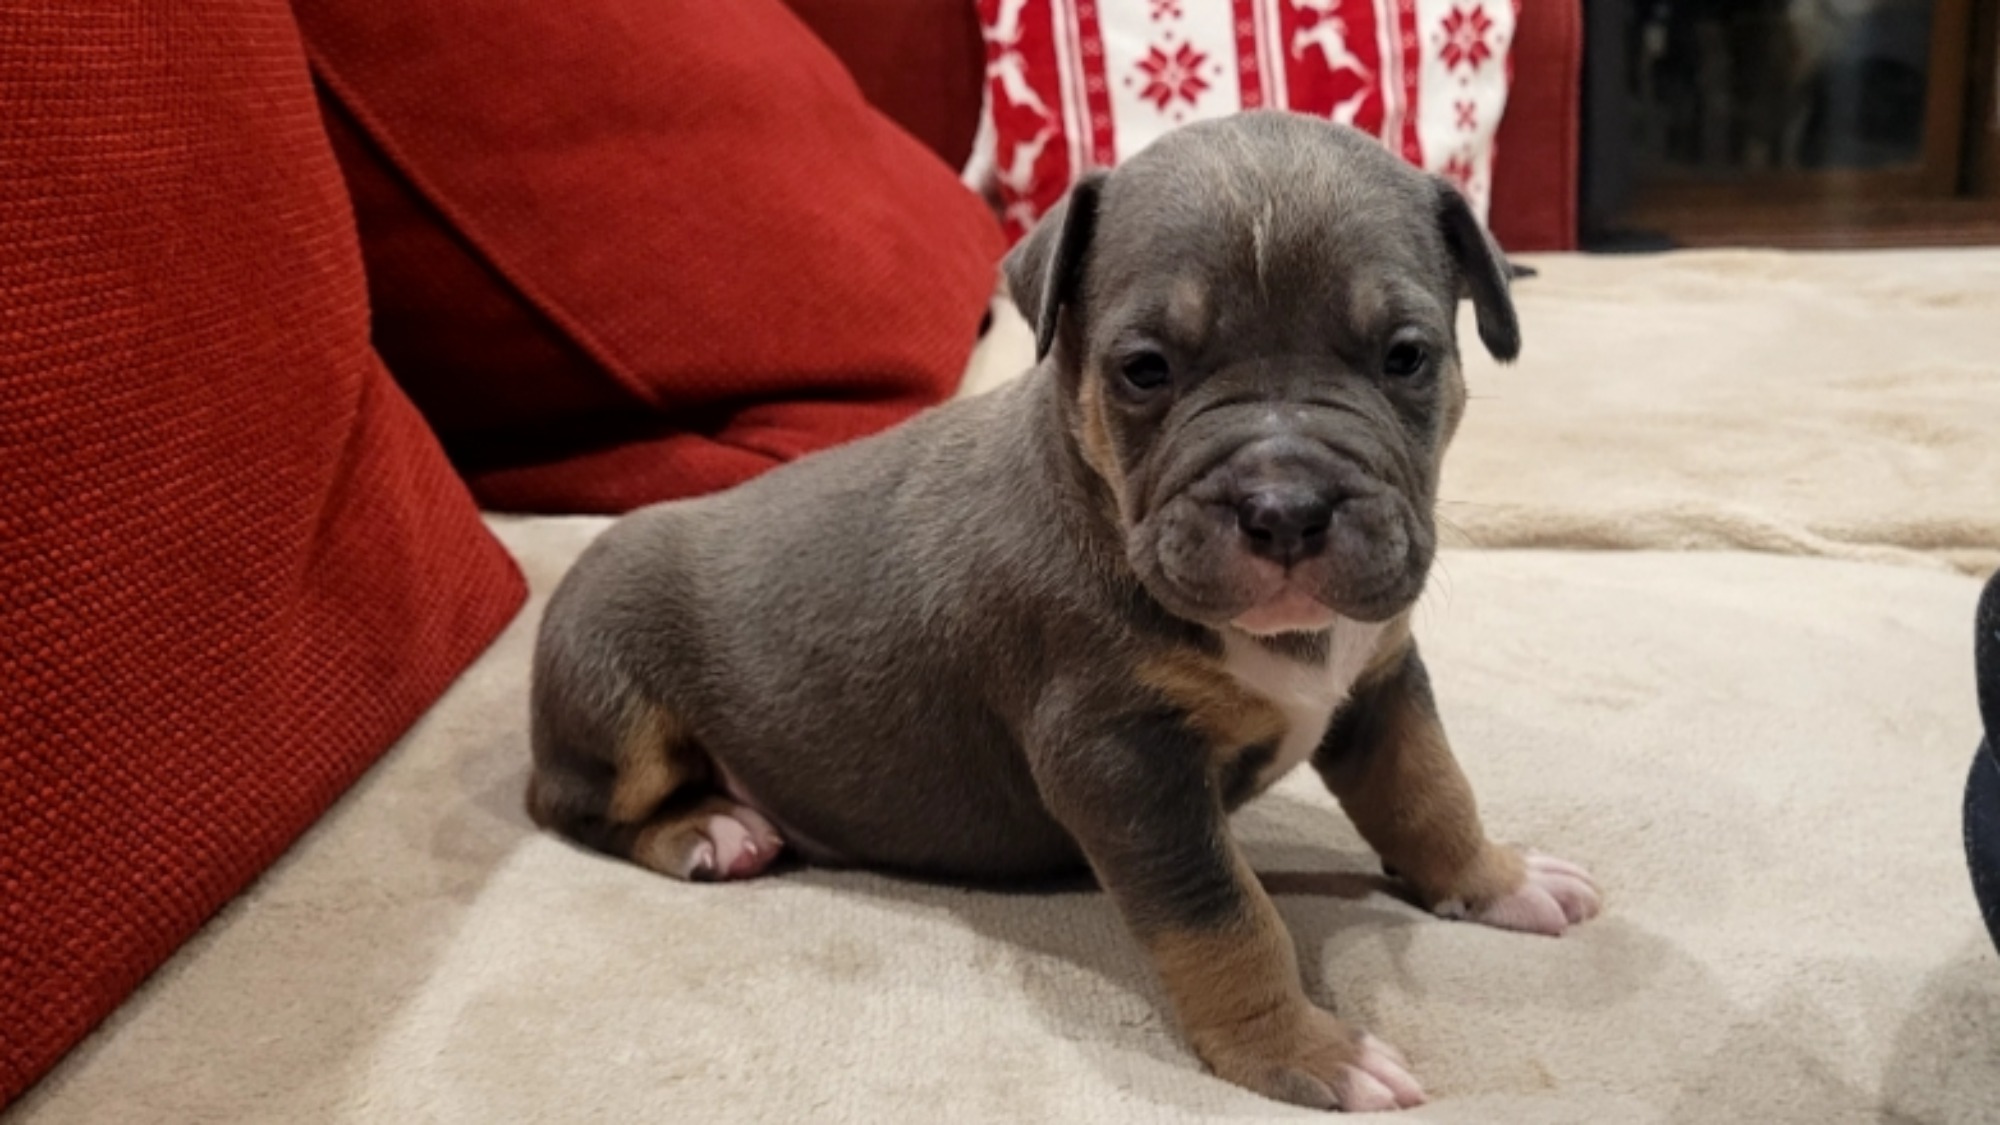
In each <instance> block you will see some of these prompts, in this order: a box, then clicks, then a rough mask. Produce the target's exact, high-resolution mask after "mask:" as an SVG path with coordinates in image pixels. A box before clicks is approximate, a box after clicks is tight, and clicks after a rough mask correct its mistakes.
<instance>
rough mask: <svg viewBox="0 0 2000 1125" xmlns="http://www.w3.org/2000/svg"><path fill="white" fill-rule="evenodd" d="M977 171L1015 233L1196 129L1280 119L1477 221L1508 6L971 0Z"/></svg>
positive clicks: (1415, 1)
mask: <svg viewBox="0 0 2000 1125" xmlns="http://www.w3.org/2000/svg"><path fill="white" fill-rule="evenodd" d="M978 9H979V16H980V22H981V31H982V34H983V35H984V38H985V42H986V58H987V63H986V74H987V79H988V81H987V91H986V94H987V96H986V105H987V111H988V117H989V120H990V123H991V127H990V129H988V130H986V131H985V132H984V134H983V135H984V136H985V137H986V138H988V139H989V141H990V144H991V150H990V152H988V153H984V154H982V159H983V160H984V161H986V162H990V169H988V168H983V167H982V168H980V169H979V171H980V172H981V173H983V174H984V177H986V178H990V186H991V188H992V190H993V193H994V194H995V196H996V197H997V198H998V199H999V201H1000V203H1001V206H1002V208H1003V212H1002V215H1003V220H1004V223H1005V226H1006V229H1007V233H1008V235H1009V236H1010V237H1013V238H1019V237H1021V236H1023V235H1025V234H1026V233H1027V231H1028V228H1029V227H1031V226H1033V225H1034V222H1035V220H1036V219H1037V218H1039V217H1040V216H1041V215H1042V214H1044V213H1046V212H1047V211H1048V209H1049V208H1050V207H1052V206H1054V205H1055V203H1056V201H1057V200H1058V199H1060V198H1061V197H1062V195H1063V193H1064V192H1065V191H1067V190H1068V188H1069V185H1070V184H1071V183H1072V182H1074V181H1075V180H1076V178H1077V177H1079V176H1081V175H1083V174H1084V173H1085V172H1086V171H1089V170H1090V169H1093V168H1108V167H1111V166H1112V165H1114V164H1117V163H1119V162H1120V161H1123V160H1126V159H1128V158H1130V157H1131V156H1132V155H1133V154H1135V153H1137V152H1138V151H1140V150H1141V149H1143V148H1145V147H1146V146H1148V145H1149V144H1151V143H1152V142H1153V141H1154V140H1155V139H1157V138H1159V137H1161V136H1163V135H1165V134H1166V133H1168V132H1170V131H1172V130H1173V129H1176V128H1178V127H1180V126H1181V125H1184V124H1187V123H1189V122H1194V121H1200V120H1205V119H1211V118H1217V117H1224V116H1227V115H1229V114H1233V113H1236V112H1238V111H1240V110H1247V109H1257V108H1264V107H1270V108H1280V109H1290V110H1295V111H1298V112H1301V113H1310V114H1313V115H1315V116H1319V117H1326V118H1330V119H1332V120H1335V121H1339V122H1341V123H1343V124H1347V125H1352V126H1355V127H1356V128H1359V129H1362V130H1365V131H1367V132H1369V133H1372V134H1373V135H1375V136H1377V137H1380V138H1381V139H1382V142H1383V143H1384V144H1386V145H1387V146H1388V147H1389V148H1390V149H1391V150H1392V151H1394V152H1396V153H1398V154H1400V155H1401V156H1403V157H1404V158H1405V159H1407V160H1409V161H1410V162H1411V163H1413V164H1416V165H1419V166H1421V167H1424V168H1427V169H1429V170H1431V171H1433V172H1436V173H1437V174H1439V175H1441V176H1444V177H1445V178H1446V179H1449V180H1451V181H1452V182H1453V183H1455V184H1457V185H1458V187H1459V189H1460V190H1461V191H1463V192H1464V193H1465V195H1466V198H1467V199H1468V200H1469V201H1470V202H1471V203H1472V206H1473V210H1474V211H1475V212H1477V213H1478V214H1480V215H1481V216H1484V215H1485V213H1486V208H1487V201H1488V199H1489V195H1490V191H1491V188H1492V181H1493V137H1494V132H1495V130H1496V129H1497V128H1498V127H1499V124H1500V120H1501V117H1502V112H1503V110H1504V109H1505V107H1506V104H1507V85H1508V50H1509V48H1510V47H1511V46H1512V44H1513V38H1514V29H1515V9H1516V5H1515V2H1514V0H1313V2H1311V3H1307V2H1304V0H1298V2H1294V3H1290V4H1284V5H1280V4H1275V3H1261V2H1259V0H1229V2H1228V3H1224V2H1222V0H1209V2H1201V3H1196V2H1192V0H978Z"/></svg>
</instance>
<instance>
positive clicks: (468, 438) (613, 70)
mask: <svg viewBox="0 0 2000 1125" xmlns="http://www.w3.org/2000/svg"><path fill="white" fill-rule="evenodd" d="M295 6H296V8H297V10H298V12H299V19H300V24H301V27H302V28H303V29H304V31H305V35H306V40H307V44H308V48H309V51H310V53H311V55H312V58H313V62H314V66H315V68H316V71H317V73H318V76H319V78H320V80H321V82H322V83H323V86H324V89H325V90H326V91H327V92H328V94H329V102H330V106H329V116H330V118H331V120H332V123H333V129H334V132H335V135H336V140H337V141H338V142H339V143H338V151H339V152H340V154H341V157H342V159H343V162H344V164H345V166H346V168H347V170H348V175H349V179H350V181H351V183H352V185H353V191H354V198H355V204H356V208H357V211H358V214H359V217H360V224H361V231H362V235H363V240H364V252H365V255H366V258H367V263H368V270H369V281H370V288H371V292H372V294H373V297H374V300H375V302H376V307H377V310H378V314H379V319H378V321H377V327H376V337H375V340H376V345H377V347H378V349H379V350H380V351H381V354H382V355H383V357H384V358H385V359H386V360H387V361H388V364H389V366H390V368H391V369H392V370H393V371H394V372H395V373H396V376H397V378H398V379H399V380H400V381H401V383H402V384H403V386H404V387H405V388H406V389H407V390H408V392H409V394H410V396H411V397H412V398H413V399H414V400H415V401H416V403H417V405H418V406H419V407H420V408H421V409H422V410H423V411H424V414H425V416H426V417H427V418H428V419H429V420H430V421H431V423H432V424H433V425H434V426H435V427H436V429H437V431H438V432H439V434H440V436H441V437H442V438H443V440H444V443H445V446H446V448H447V449H448V450H449V451H450V452H451V454H452V456H453V459H454V461H455V462H456V463H457V464H458V465H459V467H460V468H461V470H463V471H464V472H465V474H466V475H467V478H468V479H469V480H470V482H471V484H472V486H473V489H474V491H475V492H476V493H477V494H478V495H479V497H480V499H481V500H482V501H483V502H485V503H486V504H488V505H489V506H494V507H502V508H510V509H528V510H587V511H620V510H624V509H626V508H630V507H633V506H636V505H638V504H642V503H646V502H649V501H653V500H659V499H667V498H671V497H677V496H686V495H692V494H695V493H700V492H706V491H710V490H713V489H715V488H719V487H723V486H726V485H729V484H733V483H735V482H737V481H739V480H742V479H744V478H745V477H747V476H750V475H752V474H754V473H756V472H759V471H762V470H763V469H766V468H769V467H770V466H771V465H773V464H775V463H777V462H779V461H781V460H785V459H789V458H792V457H797V456H799V455H801V454H804V453H807V452H810V451H812V450H814V449H818V448H822V447H824V446H827V445H831V444H834V443H836V442H840V441H845V440H848V439H850V438H853V437H856V436H859V435H861V434H864V433H868V432H871V431H873V430H876V429H879V428H881V427H883V426H886V425H889V424H891V423H893V422H895V421H897V420H899V419H901V418H903V417H905V416H907V415H908V414H909V413H911V412H912V411H915V410H917V409H919V408H920V407H922V406H925V405H928V404H930V403H933V402H937V401H939V400H941V399H942V398H944V397H945V396H947V395H948V394H949V393H950V392H951V390H952V388H953V387H954V385H955V384H956V382H957V379H958V377H959V375H960V373H961V372H962V370H963V367H964V363H965V360H966V357H967V356H968V354H969V353H970V351H971V347H972V344H973V342H974V339H975V337H976V335H977V326H978V323H979V320H980V318H981V316H982V315H983V314H984V312H985V309H986V304H987V301H988V299H989V297H990V296H991V294H992V292H993V286H994V272H993V267H994V263H995V261H996V259H997V257H998V255H999V252H1000V241H999V236H998V230H997V227H996V224H995V222H994V220H993V217H992V216H991V215H990V214H989V213H988V212H987V210H986V208H985V207H984V205H983V204H982V202H981V201H980V200H978V199H977V198H976V197H974V196H973V195H972V193H970V192H969V191H967V190H965V189H964V188H963V187H962V186H961V185H960V184H959V182H958V180H957V177H956V175H955V174H954V172H953V171H952V170H951V169H950V168H948V167H946V166H945V165H944V163H943V162H942V161H940V160H938V159H937V157H936V156H934V155H933V154H932V153H931V152H929V151H928V150H927V149H925V148H924V147H923V146H922V145H921V144H919V143H918V142H917V141H915V140H913V139H912V138H911V137H910V136H909V135H908V134H906V133H904V132H903V131H902V130H901V129H899V128H897V127H896V126H895V125H894V124H892V123H891V122H890V121H889V120H888V119H887V118H885V117H883V116H882V115H881V114H880V113H878V112H877V111H875V110H874V109H872V108H870V107H869V106H868V104H867V103H866V102H865V101H864V100H863V98H862V96H861V94H860V92H859V91H858V90H857V89H856V87H855V85H854V82H853V80H852V79H851V78H849V77H848V75H847V73H846V71H845V70H844V69H842V67H841V65H840V63H839V61H838V60H837V59H836V58H835V57H834V56H833V55H832V53H831V52H829V51H828V50H827V49H826V47H825V46H824V45H822V44H821V43H820V42H819V41H818V40H817V39H816V38H815V37H814V36H813V34H812V33H811V32H810V31H809V30H807V29H806V27H805V26H804V25H803V24H801V23H800V22H799V20H798V18H797V17H796V16H794V15H793V14H792V13H791V12H790V11H788V10H786V8H785V7H784V6H783V5H782V4H780V3H778V2H777V0H728V2H727V3H716V2H714V0H571V2H568V3H561V4H550V3H547V2H545V0H298V3H297V4H296V5H295ZM503 78H504V80H503Z"/></svg>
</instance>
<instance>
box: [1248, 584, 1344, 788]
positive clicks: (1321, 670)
mask: <svg viewBox="0 0 2000 1125" xmlns="http://www.w3.org/2000/svg"><path fill="white" fill-rule="evenodd" d="M1382 628H1383V627H1382V626H1381V625H1380V624H1368V623H1366V622H1361V621H1349V620H1347V619H1346V618H1342V619H1341V620H1339V621H1336V622H1334V625H1333V630H1332V637H1331V639H1330V643H1329V645H1328V651H1327V659H1326V663H1325V664H1307V663H1304V662H1301V661H1297V660H1293V659H1292V658H1291V657H1289V656H1283V655H1280V654H1278V653H1275V652H1272V651H1271V650H1270V649H1268V648H1265V647H1264V646H1263V645H1261V644H1259V643H1257V641H1256V639H1255V638H1253V637H1250V636H1247V635H1245V634H1243V633H1239V632H1237V631H1235V630H1233V629H1229V630H1224V632H1223V638H1222V651H1223V665H1224V667H1226V668H1228V669H1229V674H1230V675H1232V676H1235V677H1236V682H1238V683H1240V684H1242V685H1243V686H1244V687H1246V688H1249V689H1250V690H1251V691H1254V692H1256V693H1257V694H1258V695H1261V696H1263V697H1264V698H1266V699H1268V700H1270V701H1271V702H1272V703H1274V704H1276V705H1277V707H1278V710H1279V711H1281V712H1283V713H1284V716H1285V736H1284V738H1283V739H1282V740H1281V741H1280V742H1279V743H1278V753H1277V755H1276V756H1275V757H1273V758H1272V759H1271V764H1270V765H1268V766H1265V767H1264V768H1263V769H1262V770H1260V771H1258V774H1257V784H1256V789H1257V790H1259V791H1261V790H1263V789H1264V788H1265V787H1266V786H1269V785H1270V784H1271V783H1273V782H1275V781H1277V780H1278V779H1279V778H1281V777H1283V776H1285V775H1286V774H1288V773H1290V772H1291V771H1292V768H1293V767H1295V766H1297V765H1298V764H1299V763H1300V762H1303V761H1305V760H1306V759H1307V758H1309V757H1311V756H1312V752H1313V750H1314V749H1316V748H1317V747H1318V746H1319V742H1320V739H1321V738H1322V737H1324V736H1325V735H1326V728H1327V725H1328V724H1329V723H1331V722H1332V721H1333V713H1334V711H1335V710H1337V709H1338V708H1339V707H1340V705H1341V704H1342V703H1344V702H1346V700H1347V693H1348V692H1349V691H1350V690H1352V689H1353V687H1354V681H1355V680H1357V679H1359V678H1360V677H1361V672H1362V670H1363V669H1365V668H1367V667H1368V661H1369V660H1370V659H1372V658H1373V657H1374V655H1375V648H1376V646H1377V645H1378V644H1379V643H1380V642H1381V640H1382Z"/></svg>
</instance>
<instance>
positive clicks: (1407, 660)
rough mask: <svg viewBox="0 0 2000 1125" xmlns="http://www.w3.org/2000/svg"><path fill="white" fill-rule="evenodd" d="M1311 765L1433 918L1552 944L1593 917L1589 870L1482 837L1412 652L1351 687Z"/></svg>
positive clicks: (1409, 647) (1409, 646) (1407, 649)
mask: <svg viewBox="0 0 2000 1125" xmlns="http://www.w3.org/2000/svg"><path fill="white" fill-rule="evenodd" d="M1313 766H1314V768H1315V769H1317V770H1318V771H1319V774H1320V776H1321V777H1322V778H1324V779H1325V781H1326V784H1327V788H1329V789H1331V790H1333V793H1334V796H1336V797H1338V798H1340V804H1341V807H1342V808H1344V809H1345V810H1347V815H1348V818H1349V819H1351V820H1352V821H1354V826H1355V827H1356V828H1358V829H1360V831H1361V835H1362V836H1363V837H1365V838H1366V839H1367V841H1368V843H1369V844H1370V845H1371V846H1373V847H1374V849H1375V850H1376V852H1377V853H1379V854H1380V855H1381V857H1382V861H1383V864H1384V865H1385V866H1386V867H1387V868H1388V869H1389V870H1390V871H1391V872H1392V873H1394V874H1396V875H1398V876H1400V877H1401V878H1403V879H1404V880H1406V881H1407V882H1408V883H1409V884H1410V885H1411V886H1412V887H1413V888H1414V889H1415V890H1416V892H1417V895H1418V897H1419V898H1420V899H1421V900H1422V901H1423V903H1424V905H1425V906H1427V907H1429V908H1430V909H1431V910H1433V911H1436V912H1437V913H1438V914H1440V915H1443V916H1445V917H1448V918H1470V919H1472V920H1473V921H1476V922H1483V923H1485V924H1487V925H1490V926H1499V927H1501V928H1503V929H1510V930H1525V931H1528V932H1530V933H1541V934H1551V935H1553V934H1560V933H1562V932H1563V931H1564V930H1566V929H1568V928H1569V927H1570V926H1572V925H1574V924H1576V923H1578V922H1582V921H1585V920H1587V919H1589V918H1591V917H1593V916H1594V915H1596V913H1597V911H1598V897H1597V887H1596V884H1594V883H1593V882H1592V881H1591V878H1590V876H1589V874H1588V873H1586V872H1585V871H1584V870H1583V869H1582V868H1580V867H1578V866H1576V865H1575V864H1573V863H1569V862H1566V861H1564V860H1560V859H1555V858H1553V857H1551V856H1542V855H1534V854H1527V855H1523V854H1521V853H1519V852H1516V851H1514V850H1513V849H1511V848H1505V847H1501V846H1500V845H1497V844H1495V843H1493V842H1492V841H1490V840H1488V839H1487V838H1486V830H1485V829H1484V828H1483V827H1482V826H1481V825H1480V823H1479V808H1478V805H1477V803H1476V802H1475V801H1474V800H1473V796H1472V786H1471V785H1470V784H1469V783H1468V782H1467V781H1466V779H1465V774H1464V772H1463V771H1462V770H1460V769H1459V767H1458V760H1457V759H1456V758H1455V757H1453V756H1452V753H1451V745H1450V743H1449V742H1447V741H1446V739H1445V733H1444V724H1443V723H1442V722H1441V721H1440V720H1439V719H1438V714H1437V704H1436V703H1435V702H1434V701H1433V700H1432V698H1431V685H1430V676H1429V674H1428V673H1427V672H1426V671H1425V670H1424V662H1423V658H1422V657H1420V656H1419V655H1418V654H1417V647H1416V644H1415V642H1413V641H1411V642H1406V644H1405V646H1404V647H1403V649H1402V650H1401V651H1400V652H1399V653H1396V654H1393V655H1392V656H1391V657H1390V658H1389V659H1388V660H1386V661H1384V662H1383V663H1381V664H1379V665H1378V666H1377V668H1376V669H1375V670H1374V672H1373V673H1372V674H1371V675H1369V676H1367V677H1365V678H1364V680H1363V682H1362V683H1360V684H1358V685H1357V686H1356V687H1355V690H1354V695H1353V697H1352V698H1351V699H1350V700H1349V701H1348V703H1347V705H1346V707H1344V708H1343V709H1342V710H1341V712H1340V714H1339V715H1337V716H1335V718H1334V721H1333V725H1332V727H1331V728H1330V729H1329V730H1328V731H1327V733H1326V737H1325V738H1324V739H1323V740H1322V741H1321V743H1320V747H1319V750H1318V752H1317V753H1315V754H1314V756H1313Z"/></svg>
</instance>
